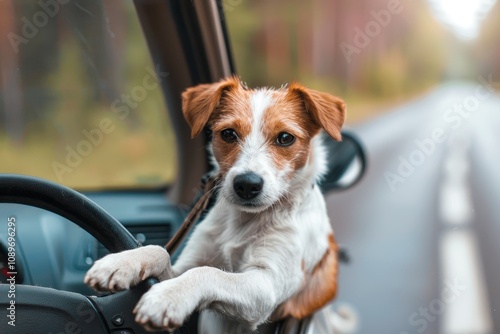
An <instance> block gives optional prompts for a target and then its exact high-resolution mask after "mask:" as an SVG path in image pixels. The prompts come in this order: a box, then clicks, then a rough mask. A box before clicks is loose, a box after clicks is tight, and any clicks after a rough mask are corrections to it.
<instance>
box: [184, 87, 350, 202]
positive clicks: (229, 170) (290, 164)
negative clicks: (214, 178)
mask: <svg viewBox="0 0 500 334" xmlns="http://www.w3.org/2000/svg"><path fill="white" fill-rule="evenodd" d="M182 110H183V113H184V117H185V118H186V120H187V122H188V123H189V125H190V126H191V130H192V131H191V135H192V137H195V136H197V135H198V134H200V132H202V130H203V129H204V128H205V127H206V126H208V127H209V128H210V130H211V131H212V150H213V155H214V158H215V160H216V162H217V164H218V166H219V170H220V173H221V175H222V176H223V183H222V185H221V195H222V196H224V198H225V199H226V200H227V201H228V202H230V203H231V204H233V205H235V206H237V207H239V208H240V209H241V210H243V211H246V212H260V211H263V210H265V209H266V208H268V207H270V206H272V205H273V204H275V203H277V202H278V201H281V200H282V199H283V198H284V197H285V196H287V195H288V194H289V192H290V191H291V188H290V185H291V184H294V183H297V182H296V181H300V180H301V179H302V178H304V175H303V174H301V171H303V170H304V168H305V167H306V166H308V165H311V164H313V163H314V161H312V160H313V159H312V153H311V152H312V149H311V143H312V139H313V137H315V136H316V135H317V134H318V133H319V132H320V130H321V129H324V130H325V131H326V132H327V133H328V134H329V135H330V136H331V137H333V138H334V139H336V140H341V134H340V128H341V127H342V124H343V122H344V115H345V104H344V101H342V100H341V99H339V98H337V97H334V96H331V95H329V94H326V93H321V92H318V91H315V90H311V89H308V88H305V87H303V86H301V85H300V84H298V83H292V84H290V85H289V86H288V87H285V88H281V89H267V88H266V89H255V90H253V89H247V88H246V87H245V86H244V85H243V84H242V83H241V82H240V81H239V79H237V78H235V77H232V78H228V79H225V80H222V81H219V82H217V83H213V84H203V85H198V86H195V87H192V88H188V89H187V90H186V91H185V92H184V93H183V94H182ZM309 182H310V181H309Z"/></svg>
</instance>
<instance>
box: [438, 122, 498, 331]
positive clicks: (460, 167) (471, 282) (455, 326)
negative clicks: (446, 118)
mask: <svg viewBox="0 0 500 334" xmlns="http://www.w3.org/2000/svg"><path fill="white" fill-rule="evenodd" d="M465 138H466V134H465V133H464V132H462V133H461V136H460V137H458V136H455V137H452V138H450V148H449V153H448V156H447V158H446V161H445V165H444V180H443V184H442V186H441V192H440V218H441V220H442V222H443V223H444V224H445V225H447V227H448V229H447V230H445V231H444V232H443V235H442V238H441V243H440V261H441V268H442V274H443V279H442V280H441V281H442V282H446V281H447V280H456V281H458V282H459V283H460V284H461V285H464V286H465V290H464V292H463V294H462V295H460V296H459V298H456V300H454V301H453V302H451V303H448V304H446V305H445V308H444V313H443V316H442V319H441V323H440V333H441V334H462V333H474V334H476V333H478V334H479V333H480V334H483V333H491V332H492V329H493V322H492V319H491V314H490V311H489V307H490V303H489V300H488V295H487V291H486V282H485V279H484V275H483V268H482V262H481V256H480V254H479V250H478V247H477V242H476V237H475V235H474V233H473V231H472V229H471V227H470V225H469V224H470V223H471V222H472V220H473V204H472V199H471V196H470V191H469V187H468V184H467V176H468V172H469V163H468V160H467V150H468V143H467V142H466V140H465Z"/></svg>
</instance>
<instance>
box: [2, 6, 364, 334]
mask: <svg viewBox="0 0 500 334" xmlns="http://www.w3.org/2000/svg"><path fill="white" fill-rule="evenodd" d="M61 6H62V5H61ZM132 8H133V10H134V11H135V15H136V16H137V18H138V22H139V23H140V26H141V28H142V33H143V36H141V38H144V40H145V44H144V45H147V52H149V55H150V57H151V63H152V64H153V68H154V71H155V72H156V75H157V78H161V80H159V83H160V86H161V93H162V96H163V99H164V102H165V104H166V108H165V109H166V110H167V112H168V115H167V116H168V119H169V121H170V123H171V127H172V131H173V136H174V137H175V148H174V150H175V152H176V154H177V156H176V159H175V164H176V165H175V168H176V170H177V173H176V175H175V178H173V181H172V182H171V183H169V184H168V186H155V187H144V188H141V187H139V188H133V189H126V188H116V189H109V190H107V189H106V190H85V189H84V190H79V189H77V190H74V189H71V188H70V187H68V186H65V185H64V184H61V183H59V182H54V181H50V180H45V179H42V178H39V177H34V176H27V175H20V174H15V173H2V174H0V212H1V215H0V219H2V220H5V221H6V220H7V219H8V217H15V221H16V222H17V223H16V225H15V228H16V229H15V245H16V248H15V250H16V255H15V269H16V279H15V294H16V299H15V307H16V318H17V319H18V322H17V323H16V327H10V326H8V325H7V324H6V322H4V321H2V322H0V332H2V333H42V332H43V333H47V332H50V333H61V332H62V333H76V332H81V333H122V334H126V333H143V332H145V330H144V329H143V328H142V327H140V326H139V325H137V324H136V323H135V322H134V320H133V315H132V309H133V307H134V305H135V304H136V302H137V301H138V300H139V298H140V296H141V295H142V294H143V293H144V292H145V291H147V289H148V288H149V287H150V286H151V285H152V284H155V283H156V282H157V280H155V278H150V279H148V280H147V281H145V282H143V283H141V284H140V285H139V286H137V287H135V288H132V289H131V290H127V291H123V292H119V293H115V294H98V293H96V292H95V291H93V290H92V289H90V288H89V287H88V286H86V285H85V284H84V283H83V277H84V275H85V273H86V271H87V270H88V269H89V268H90V267H91V266H92V264H93V263H94V262H95V261H96V260H98V259H100V258H101V257H103V256H105V255H106V254H108V253H109V252H118V251H122V250H126V249H132V248H136V247H139V246H141V245H150V244H155V245H162V246H163V245H166V244H167V243H168V241H169V240H170V239H171V238H172V237H173V235H174V234H175V232H176V231H177V230H178V229H179V227H180V226H181V224H182V222H183V220H184V218H185V217H186V215H187V214H188V213H189V211H190V209H191V207H192V204H193V203H194V200H195V199H196V198H197V197H198V196H199V193H200V184H201V183H200V182H201V180H202V178H203V176H204V175H206V174H207V173H209V172H210V171H211V170H212V167H213V166H211V164H210V160H209V158H208V154H207V150H206V145H207V143H208V141H209V140H210V139H209V137H208V135H206V136H204V137H203V136H201V137H198V138H195V139H192V138H191V135H190V129H189V127H188V124H187V123H186V122H185V120H184V118H183V115H182V112H181V98H180V97H181V93H182V92H183V91H184V90H185V89H186V88H187V87H190V86H194V85H197V84H200V83H208V82H214V81H217V80H220V79H221V78H224V77H227V76H229V75H237V74H238V72H237V70H236V65H235V63H234V61H233V58H232V55H231V47H230V41H229V37H228V31H227V28H226V25H225V19H224V15H225V14H224V10H223V3H222V0H210V1H206V0H192V1H169V0H158V1H140V0H137V1H134V2H133V7H132ZM324 141H325V143H326V146H327V148H328V152H329V161H328V168H329V172H328V174H327V176H326V177H325V178H324V180H323V181H322V183H321V184H320V186H321V189H322V190H323V191H324V192H325V193H326V192H332V191H342V190H345V189H347V188H349V187H352V186H353V185H354V184H356V183H357V182H358V181H359V180H360V179H361V178H362V176H363V174H364V171H365V169H366V166H367V161H366V157H365V152H364V149H363V145H362V143H361V142H360V140H359V139H358V138H357V137H356V136H355V135H354V134H353V133H351V132H349V131H348V130H345V131H344V132H343V141H342V142H336V141H334V140H332V139H329V138H327V137H326V136H325V138H324ZM101 163H102V164H107V163H108V162H107V161H102V162H101ZM116 173H119V171H116ZM208 209H209V208H208ZM2 226H3V222H2ZM182 248H183V245H181V246H180V247H179V249H177V251H176V252H175V253H174V254H172V259H173V261H175V259H176V256H178V254H179V253H180V252H181V251H182ZM8 249H9V234H8V232H7V230H6V229H2V230H1V231H0V270H1V273H0V282H1V283H5V284H1V285H0V306H1V309H2V310H3V311H2V312H3V313H2V314H4V313H5V310H7V309H8V307H9V305H10V300H8V299H7V298H6V296H7V295H8V294H9V289H11V287H10V284H9V281H8V278H9V277H10V275H9V274H8V270H9V269H8V268H9V260H8V259H9V256H10V255H9V251H8ZM3 318H5V315H4V316H3ZM21 319H22V320H21ZM196 320H197V315H196V314H194V315H193V316H192V317H191V318H190V320H189V323H187V324H185V325H184V326H183V327H182V328H180V329H179V330H178V333H197V332H198V329H197V326H196ZM311 321H312V320H311V318H308V319H303V320H300V321H299V320H296V319H285V320H283V321H281V322H279V323H273V324H266V326H267V327H268V328H271V329H272V332H273V333H309V330H310V326H311ZM13 328H14V330H13ZM78 330H80V331H78Z"/></svg>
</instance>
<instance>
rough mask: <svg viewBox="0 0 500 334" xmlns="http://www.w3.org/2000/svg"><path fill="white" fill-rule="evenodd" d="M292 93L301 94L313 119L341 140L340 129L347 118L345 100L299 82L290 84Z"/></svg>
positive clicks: (289, 89)
mask: <svg viewBox="0 0 500 334" xmlns="http://www.w3.org/2000/svg"><path fill="white" fill-rule="evenodd" d="M288 91H289V92H290V94H292V95H295V96H299V97H300V98H301V99H302V100H303V103H304V106H305V109H306V110H307V111H308V112H309V113H310V114H311V115H312V117H313V119H314V120H315V121H316V122H317V123H318V124H319V125H320V126H321V127H322V128H323V129H325V131H326V132H327V133H328V134H329V135H330V136H331V137H332V138H333V139H335V140H337V141H341V140H342V135H341V133H340V129H341V127H342V125H343V124H344V120H345V111H346V107H345V102H344V101H343V100H342V99H340V98H338V97H336V96H332V95H330V94H327V93H322V92H318V91H316V90H313V89H309V88H306V87H304V86H302V85H300V84H299V83H296V82H295V83H292V84H290V86H289V88H288Z"/></svg>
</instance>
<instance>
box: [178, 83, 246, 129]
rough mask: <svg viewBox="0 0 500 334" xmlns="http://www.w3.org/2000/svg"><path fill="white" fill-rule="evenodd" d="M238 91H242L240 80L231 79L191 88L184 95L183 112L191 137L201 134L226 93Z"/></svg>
mask: <svg viewBox="0 0 500 334" xmlns="http://www.w3.org/2000/svg"><path fill="white" fill-rule="evenodd" d="M238 89H241V83H240V81H239V79H238V78H236V77H229V78H227V79H224V80H221V81H219V82H216V83H211V84H202V85H198V86H195V87H190V88H188V89H186V90H185V91H184V92H183V93H182V112H183V114H184V118H186V121H187V122H188V124H189V126H190V127H191V137H193V138H194V137H196V136H197V135H199V134H200V132H201V131H202V130H203V128H204V127H205V125H206V124H207V122H208V119H209V118H210V115H211V114H212V113H213V112H214V110H215V108H216V107H217V106H218V104H219V101H220V100H221V98H222V97H223V95H224V93H225V92H227V91H231V90H238Z"/></svg>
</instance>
